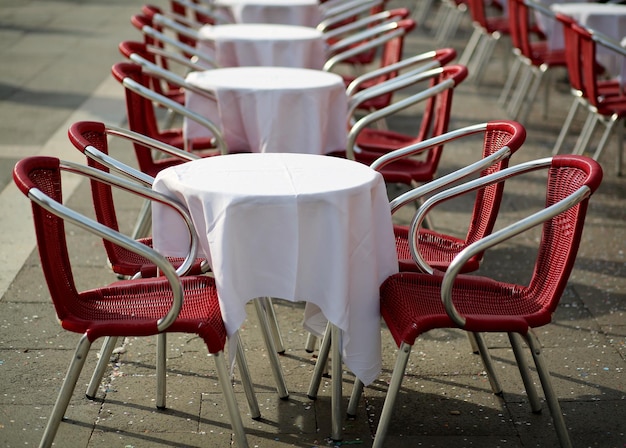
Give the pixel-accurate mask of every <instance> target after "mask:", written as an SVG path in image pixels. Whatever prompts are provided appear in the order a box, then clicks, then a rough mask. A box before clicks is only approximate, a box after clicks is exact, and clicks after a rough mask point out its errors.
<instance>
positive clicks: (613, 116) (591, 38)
mask: <svg viewBox="0 0 626 448" xmlns="http://www.w3.org/2000/svg"><path fill="white" fill-rule="evenodd" d="M557 19H558V20H559V22H560V23H562V24H563V32H564V38H565V39H564V40H565V49H566V53H567V70H568V75H569V78H570V84H571V88H572V94H573V95H574V101H573V103H572V106H571V108H570V110H569V113H568V116H567V118H566V119H565V122H564V123H563V127H562V128H561V132H560V134H559V136H558V138H557V141H556V143H555V146H554V148H553V154H557V153H558V152H559V150H560V149H561V147H562V145H563V142H564V140H565V137H566V136H567V135H568V134H569V133H570V129H571V124H572V121H573V119H574V117H575V115H576V112H577V110H578V107H579V106H581V105H582V106H583V107H584V108H586V109H587V119H586V121H585V124H584V126H583V129H582V131H581V133H580V135H579V136H578V139H577V141H576V145H575V146H574V149H573V151H572V152H573V153H574V154H583V153H584V152H585V151H587V150H588V147H589V144H590V142H591V137H592V136H593V134H594V131H595V128H596V125H597V123H598V122H600V123H602V124H603V125H604V126H605V129H604V133H603V134H602V137H601V138H600V140H599V142H598V145H597V146H596V149H595V151H594V152H593V159H594V160H598V159H599V158H600V155H601V154H602V151H603V149H604V147H605V146H606V143H607V142H608V139H609V137H610V135H611V131H612V130H613V128H614V126H615V124H616V123H617V122H619V121H622V120H623V119H624V117H626V94H624V93H623V91H622V87H621V84H620V83H619V81H617V80H615V79H610V80H602V77H603V76H605V75H606V73H605V70H604V68H603V67H602V66H601V65H600V64H598V63H597V59H596V48H597V45H598V44H599V45H602V46H606V47H607V48H610V49H611V50H612V51H614V52H616V54H619V55H622V57H625V56H626V50H624V49H623V48H622V47H621V46H620V45H618V44H614V43H611V42H609V41H607V40H604V39H602V38H601V37H599V36H597V35H595V34H592V33H591V32H590V31H589V30H587V29H585V28H583V27H581V26H580V25H578V24H577V23H576V22H575V21H574V20H573V19H572V18H570V17H567V16H564V15H562V14H557ZM622 128H623V126H620V125H618V126H617V131H618V148H617V167H616V171H617V174H618V175H620V174H621V169H622V160H623V129H622Z"/></svg>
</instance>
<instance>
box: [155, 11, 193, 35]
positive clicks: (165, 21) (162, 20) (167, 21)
mask: <svg viewBox="0 0 626 448" xmlns="http://www.w3.org/2000/svg"><path fill="white" fill-rule="evenodd" d="M152 20H153V21H154V23H156V24H159V25H162V26H164V27H166V28H169V29H170V30H172V31H175V32H177V33H179V34H180V35H182V36H185V37H189V38H190V39H193V40H198V31H197V30H196V29H194V28H191V27H189V26H186V25H183V24H182V23H180V22H178V21H176V20H175V19H173V18H171V17H167V16H164V15H163V14H154V16H153V17H152Z"/></svg>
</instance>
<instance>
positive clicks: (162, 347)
mask: <svg viewBox="0 0 626 448" xmlns="http://www.w3.org/2000/svg"><path fill="white" fill-rule="evenodd" d="M166 347H167V333H159V334H158V335H157V355H156V378H157V393H156V406H157V409H165V406H166V405H165V395H166V389H167V384H166V378H165V368H166V364H167V353H166Z"/></svg>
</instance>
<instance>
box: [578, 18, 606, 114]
mask: <svg viewBox="0 0 626 448" xmlns="http://www.w3.org/2000/svg"><path fill="white" fill-rule="evenodd" d="M571 30H572V32H573V33H575V35H576V37H577V38H578V51H579V55H580V65H581V70H582V80H583V89H582V92H583V96H584V97H585V98H586V99H587V101H589V103H590V104H591V105H592V106H596V107H597V106H598V105H599V100H600V98H599V96H600V95H599V93H598V77H599V76H600V65H599V64H598V63H597V62H596V41H595V40H593V36H592V35H591V33H590V32H589V30H587V29H586V28H584V27H582V26H580V25H579V24H578V23H573V24H572V26H571Z"/></svg>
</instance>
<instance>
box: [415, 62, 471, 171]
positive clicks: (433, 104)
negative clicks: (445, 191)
mask: <svg viewBox="0 0 626 448" xmlns="http://www.w3.org/2000/svg"><path fill="white" fill-rule="evenodd" d="M465 78H467V67H465V66H463V65H448V66H445V67H443V68H442V72H441V74H439V75H438V76H437V77H434V78H432V79H431V81H430V86H429V87H433V86H435V85H437V84H440V83H442V82H444V81H446V80H448V79H450V80H452V81H453V87H451V88H449V89H445V90H443V91H442V92H440V93H438V94H437V95H434V96H433V97H431V98H429V99H428V100H427V102H426V107H425V109H424V113H423V115H422V121H421V124H420V130H419V133H418V135H417V137H416V139H415V141H418V142H420V141H424V140H427V139H429V138H432V137H436V136H438V135H442V134H445V133H446V132H448V126H449V124H450V114H451V112H452V98H453V96H454V87H456V86H458V85H459V84H460V83H461V82H463V80H464V79H465ZM442 151H443V146H442V145H440V146H437V147H435V148H433V149H431V150H429V151H428V154H427V155H426V161H425V163H426V165H427V166H428V167H429V173H428V174H429V177H430V178H431V179H433V178H434V177H435V175H436V173H437V168H438V167H439V160H440V159H441V153H442Z"/></svg>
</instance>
